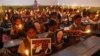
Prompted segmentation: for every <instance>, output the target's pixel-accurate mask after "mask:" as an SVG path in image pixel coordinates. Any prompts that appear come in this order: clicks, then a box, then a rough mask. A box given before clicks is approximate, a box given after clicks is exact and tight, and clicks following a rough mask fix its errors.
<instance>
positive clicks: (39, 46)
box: [31, 38, 51, 56]
mask: <svg viewBox="0 0 100 56" xmlns="http://www.w3.org/2000/svg"><path fill="white" fill-rule="evenodd" d="M50 53H51V38H36V39H32V40H31V56H44V55H49V54H50Z"/></svg>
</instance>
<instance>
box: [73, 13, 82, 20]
mask: <svg viewBox="0 0 100 56" xmlns="http://www.w3.org/2000/svg"><path fill="white" fill-rule="evenodd" d="M81 18H82V16H81V15H79V14H78V15H75V16H74V17H73V20H74V21H75V20H77V19H81Z"/></svg>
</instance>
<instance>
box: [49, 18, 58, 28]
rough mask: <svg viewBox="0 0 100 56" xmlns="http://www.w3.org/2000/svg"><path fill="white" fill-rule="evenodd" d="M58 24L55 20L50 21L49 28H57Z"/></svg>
mask: <svg viewBox="0 0 100 56" xmlns="http://www.w3.org/2000/svg"><path fill="white" fill-rule="evenodd" d="M56 24H57V23H56V22H55V21H54V20H50V21H49V23H48V26H50V27H51V26H55V25H56Z"/></svg>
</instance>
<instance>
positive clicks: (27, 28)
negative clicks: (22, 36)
mask: <svg viewBox="0 0 100 56" xmlns="http://www.w3.org/2000/svg"><path fill="white" fill-rule="evenodd" d="M31 28H32V29H33V30H34V31H36V29H35V27H34V25H33V24H30V25H28V27H27V26H26V27H25V28H24V30H25V32H27V31H28V30H29V29H31Z"/></svg>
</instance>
